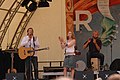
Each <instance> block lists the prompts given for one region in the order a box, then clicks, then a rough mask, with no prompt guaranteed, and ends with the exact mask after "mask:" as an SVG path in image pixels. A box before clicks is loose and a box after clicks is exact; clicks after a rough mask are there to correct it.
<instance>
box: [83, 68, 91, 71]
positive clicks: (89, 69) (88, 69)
mask: <svg viewBox="0 0 120 80" xmlns="http://www.w3.org/2000/svg"><path fill="white" fill-rule="evenodd" d="M84 71H92V68H86V69H85V70H84Z"/></svg>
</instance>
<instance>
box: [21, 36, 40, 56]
mask: <svg viewBox="0 0 120 80" xmlns="http://www.w3.org/2000/svg"><path fill="white" fill-rule="evenodd" d="M34 39H35V40H34V42H33V37H32V38H31V40H30V41H29V37H28V36H25V37H23V39H22V41H21V43H20V47H21V46H24V47H27V48H29V47H32V48H34V49H38V48H39V47H40V44H39V41H38V38H37V37H34ZM34 44H35V46H34ZM34 56H37V54H36V52H35V54H34Z"/></svg>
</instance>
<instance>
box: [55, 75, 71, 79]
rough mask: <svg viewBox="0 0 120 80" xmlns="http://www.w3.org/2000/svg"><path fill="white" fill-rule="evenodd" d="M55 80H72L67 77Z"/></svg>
mask: <svg viewBox="0 0 120 80" xmlns="http://www.w3.org/2000/svg"><path fill="white" fill-rule="evenodd" d="M55 80H73V79H72V78H69V77H64V76H61V77H58V78H56V79H55Z"/></svg>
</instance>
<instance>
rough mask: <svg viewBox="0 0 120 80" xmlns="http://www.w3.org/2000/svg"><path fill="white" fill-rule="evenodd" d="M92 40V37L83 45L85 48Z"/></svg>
mask: <svg viewBox="0 0 120 80" xmlns="http://www.w3.org/2000/svg"><path fill="white" fill-rule="evenodd" d="M90 42H91V39H88V40H87V41H86V42H85V44H84V45H83V49H85V48H87V47H88V44H89V43H90Z"/></svg>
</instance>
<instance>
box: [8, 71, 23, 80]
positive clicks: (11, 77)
mask: <svg viewBox="0 0 120 80" xmlns="http://www.w3.org/2000/svg"><path fill="white" fill-rule="evenodd" d="M24 78H25V75H24V73H7V74H6V80H24Z"/></svg>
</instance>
